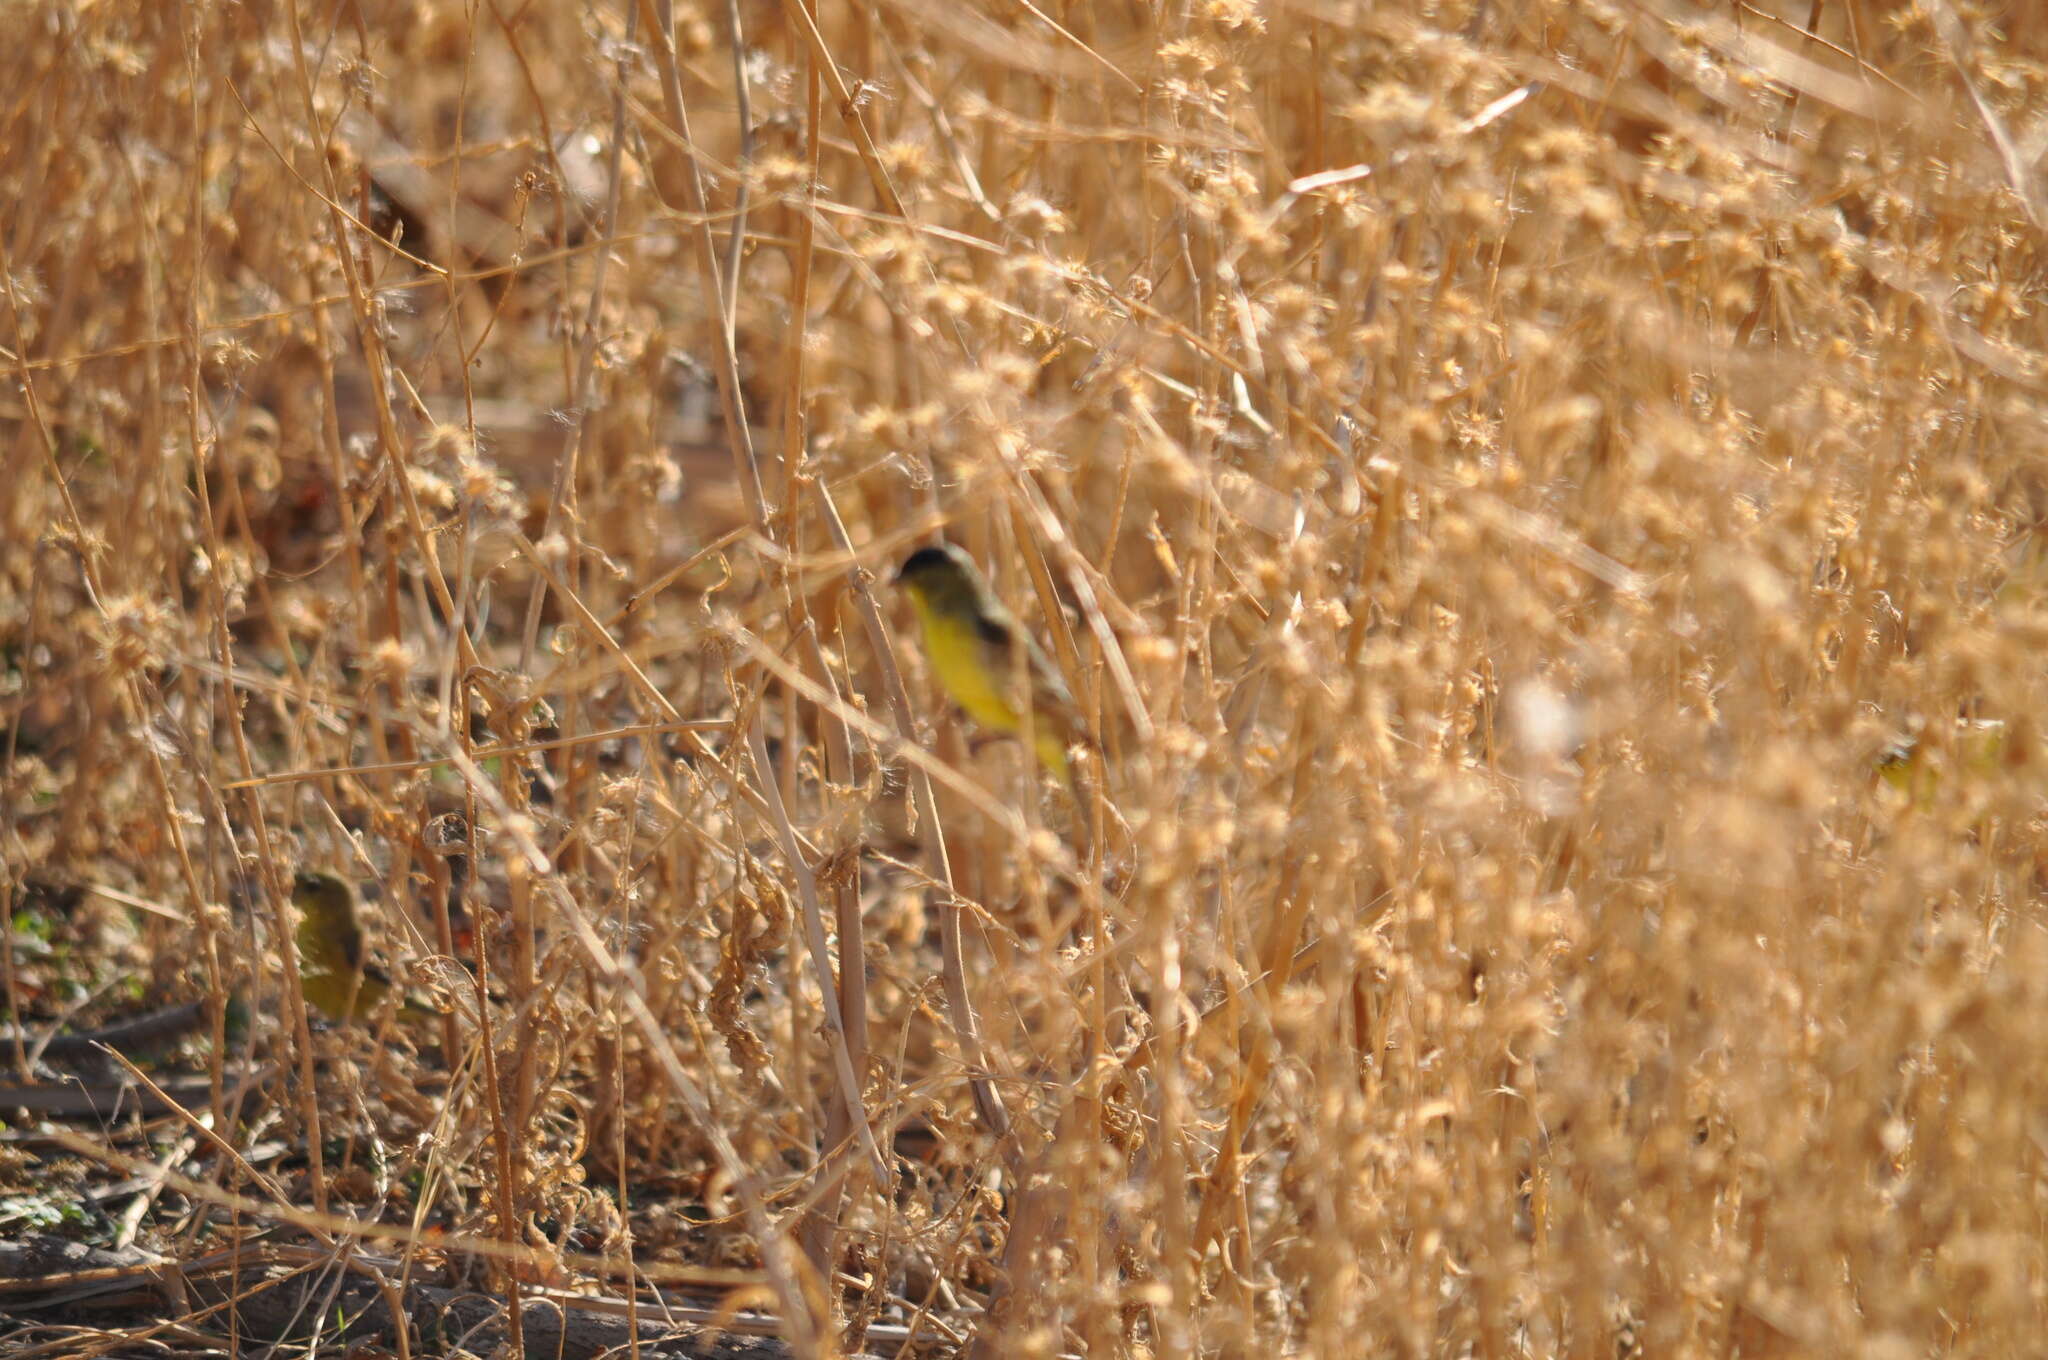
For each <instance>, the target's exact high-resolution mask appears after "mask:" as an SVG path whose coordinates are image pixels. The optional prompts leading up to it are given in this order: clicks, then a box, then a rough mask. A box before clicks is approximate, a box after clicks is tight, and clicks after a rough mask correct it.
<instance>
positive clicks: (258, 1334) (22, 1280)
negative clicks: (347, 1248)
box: [0, 1237, 792, 1360]
mask: <svg viewBox="0 0 2048 1360" xmlns="http://www.w3.org/2000/svg"><path fill="white" fill-rule="evenodd" d="M252 1254H253V1253H252ZM224 1256H225V1254H224V1253H223V1254H222V1256H221V1257H211V1258H208V1261H209V1262H211V1261H215V1260H221V1259H224ZM244 1259H245V1260H246V1259H248V1258H247V1256H245V1257H244ZM173 1277H182V1284H183V1288H184V1297H185V1298H186V1299H187V1300H188V1301H190V1302H191V1303H194V1304H198V1305H200V1306H201V1308H202V1310H203V1311H205V1312H207V1313H208V1314H210V1316H209V1317H207V1319H206V1321H207V1323H208V1325H209V1326H210V1327H212V1328H214V1329H216V1330H222V1331H225V1329H226V1326H227V1318H226V1312H227V1309H228V1308H229V1307H232V1308H233V1309H234V1311H235V1313H236V1315H237V1319H238V1323H239V1329H240V1333H241V1336H242V1338H243V1341H244V1344H245V1345H246V1344H248V1343H250V1342H255V1343H258V1344H264V1345H272V1344H278V1343H282V1342H287V1341H295V1340H297V1341H303V1340H305V1339H307V1338H308V1337H309V1336H310V1334H311V1331H312V1327H313V1323H314V1321H315V1320H316V1318H317V1319H318V1320H320V1321H321V1322H322V1324H323V1325H322V1328H321V1340H322V1341H323V1342H325V1343H327V1344H329V1345H336V1344H339V1343H342V1342H347V1343H348V1345H349V1346H350V1347H351V1348H355V1347H361V1346H368V1345H386V1346H388V1345H391V1344H392V1342H393V1339H394V1336H395V1331H394V1327H393V1321H392V1315H391V1308H390V1305H389V1303H388V1302H387V1301H386V1298H385V1296H384V1294H383V1292H382V1291H381V1290H380V1289H379V1288H378V1285H377V1282H376V1281H375V1280H373V1279H370V1278H368V1277H366V1276H361V1275H351V1276H349V1277H348V1278H347V1279H345V1280H343V1281H342V1282H341V1283H340V1286H339V1288H338V1289H336V1290H334V1292H333V1293H332V1294H331V1296H330V1293H329V1291H330V1289H332V1288H333V1282H332V1279H331V1277H328V1276H326V1275H324V1273H322V1272H317V1271H305V1270H302V1271H298V1272H296V1273H288V1272H285V1271H282V1270H279V1269H278V1268H276V1267H263V1268H257V1269H246V1270H243V1271H241V1272H240V1273H239V1274H237V1275H230V1274H227V1273H224V1272H223V1273H206V1271H205V1270H204V1268H203V1264H202V1263H199V1262H195V1263H193V1265H192V1267H190V1268H188V1267H186V1266H184V1265H181V1264H180V1263H178V1262H175V1261H165V1260H160V1259H158V1258H156V1257H153V1256H151V1255H150V1254H149V1253H147V1252H141V1251H136V1250H133V1249H130V1250H127V1251H118V1252H117V1251H105V1250H101V1249H99V1248H95V1247H85V1246H81V1245H80V1244H78V1243H75V1242H66V1241H62V1240H61V1239H57V1238H52V1237H29V1238H25V1239H23V1240H21V1241H19V1242H0V1295H5V1296H6V1297H7V1299H8V1309H9V1311H11V1312H17V1313H20V1312H28V1311H30V1310H33V1309H36V1308H38V1307H56V1306H60V1305H69V1306H77V1305H78V1304H79V1303H80V1302H81V1301H82V1300H84V1299H86V1298H90V1297H93V1296H100V1302H99V1303H98V1304H96V1305H93V1306H94V1307H95V1309H96V1310H104V1309H108V1308H121V1309H123V1310H124V1311H161V1309H155V1310H152V1309H150V1304H151V1303H152V1302H153V1301H154V1300H155V1298H157V1297H160V1295H158V1293H157V1291H155V1290H154V1289H152V1288H151V1285H153V1284H162V1285H165V1286H168V1287H169V1289H168V1290H167V1291H166V1292H171V1291H174V1290H175V1289H176V1283H177V1282H175V1281H174V1279H173ZM138 1291H145V1293H144V1296H143V1297H142V1298H138V1297H137V1292H138ZM400 1298H401V1306H402V1308H403V1311H404V1325H405V1326H406V1327H407V1328H408V1329H409V1330H410V1335H411V1336H412V1337H413V1338H415V1339H416V1342H417V1343H419V1344H424V1345H425V1346H426V1347H427V1349H428V1351H429V1353H433V1354H439V1353H441V1352H443V1351H444V1350H446V1349H448V1348H450V1347H452V1346H455V1345H457V1344H458V1343H459V1344H460V1345H461V1346H462V1347H463V1349H465V1350H468V1351H470V1352H472V1353H476V1354H488V1353H489V1352H491V1351H493V1350H496V1349H497V1348H498V1347H499V1346H500V1345H501V1344H502V1343H503V1342H504V1341H505V1339H506V1337H507V1335H508V1332H509V1328H508V1327H507V1326H506V1316H505V1311H506V1310H505V1302H504V1300H503V1299H500V1298H496V1297H494V1296H491V1295H488V1294H478V1293H474V1292H469V1291H461V1290H453V1289H438V1288H435V1287H433V1286H431V1285H420V1284H415V1285H411V1286H408V1287H407V1288H406V1289H405V1290H404V1291H403V1292H402V1294H401V1296H400ZM231 1299H232V1300H234V1302H233V1303H232V1304H230V1303H229V1300H231ZM214 1310H218V1311H217V1312H215V1311H214ZM336 1319H340V1320H341V1325H339V1326H337V1325H336ZM520 1319H521V1328H522V1331H523V1333H524V1339H525V1342H526V1353H527V1354H528V1355H544V1356H549V1357H552V1358H553V1360H596V1357H597V1356H600V1355H603V1354H605V1353H607V1352H611V1351H615V1350H619V1349H620V1348H623V1347H627V1346H630V1345H633V1344H634V1343H635V1342H636V1341H637V1343H638V1351H639V1354H640V1355H642V1356H647V1357H657V1358H659V1360H789V1357H790V1356H791V1355H792V1352H791V1350H790V1348H789V1345H788V1344H787V1343H786V1342H783V1341H781V1340H778V1339H776V1338H774V1337H762V1336H746V1335H741V1334H737V1333H733V1332H724V1331H719V1330H716V1329H713V1328H709V1327H699V1326H692V1325H680V1326H675V1327H669V1326H665V1325H664V1324H662V1323H660V1322H656V1321H643V1322H641V1323H640V1324H639V1325H638V1327H637V1328H636V1327H634V1326H633V1325H632V1324H631V1323H629V1322H628V1321H627V1319H625V1318H623V1317H618V1316H614V1315H611V1314H609V1313H602V1312H595V1311H591V1310H589V1309H585V1308H579V1307H576V1306H574V1304H564V1303H560V1302H557V1301H555V1300H553V1299H547V1298H534V1299H528V1300H527V1301H525V1302H524V1303H523V1304H522V1305H521V1308H520Z"/></svg>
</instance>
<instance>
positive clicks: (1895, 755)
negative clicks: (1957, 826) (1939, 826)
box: [1877, 718, 2012, 803]
mask: <svg viewBox="0 0 2048 1360" xmlns="http://www.w3.org/2000/svg"><path fill="white" fill-rule="evenodd" d="M2011 759H2012V750H2011V748H2010V745H2009V743H2008V741H2007V738H2006V729H2005V724H2004V723H2003V722H2000V721H1999V720H1997V719H1995V718H1988V719H1980V720H1975V721H1972V720H1969V719H1963V720H1959V721H1958V722H1957V723H1956V731H1955V752H1954V756H1953V758H1952V761H1951V763H1952V765H1953V766H1954V768H1956V769H1959V770H1961V771H1963V772H1964V773H1966V774H1972V775H1988V774H1990V773H1991V772H1992V771H1994V770H1996V769H1997V768H1998V767H1999V766H2000V765H2001V764H2004V763H2006V762H2008V761H2009V760H2011ZM1877 772H1878V774H1879V775H1880V776H1881V777H1882V778H1883V779H1884V782H1885V783H1887V784H1889V785H1891V786H1892V787H1893V788H1895V789H1897V790H1898V791H1899V792H1900V793H1903V794H1907V795H1909V796H1910V797H1911V798H1912V799H1913V801H1914V802H1916V803H1930V802H1932V801H1933V797H1934V792H1935V787H1936V785H1937V784H1939V782H1940V778H1941V776H1940V772H1939V770H1938V769H1937V768H1936V765H1935V762H1934V761H1933V760H1931V759H1930V757H1929V753H1928V750H1927V747H1926V745H1925V744H1924V743H1923V742H1922V741H1921V740H1920V738H1919V737H1918V736H1909V737H1906V738H1904V739H1903V740H1901V741H1897V742H1894V743H1892V744H1891V745H1889V746H1887V747H1886V748H1885V749H1884V751H1883V753H1882V754H1880V755H1879V756H1878V758H1877Z"/></svg>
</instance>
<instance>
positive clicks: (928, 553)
mask: <svg viewBox="0 0 2048 1360" xmlns="http://www.w3.org/2000/svg"><path fill="white" fill-rule="evenodd" d="M959 565H960V550H959V549H958V548H955V547H953V546H951V545H950V544H945V543H935V544H933V545H932V546H931V547H928V548H919V549H918V550H917V551H916V552H914V553H912V554H911V555H910V556H908V557H906V558H904V559H903V565H902V566H900V567H898V568H896V579H897V580H898V581H908V580H911V579H913V578H915V577H918V576H922V575H923V574H924V573H926V572H928V571H932V570H934V569H936V568H939V567H957V566H959Z"/></svg>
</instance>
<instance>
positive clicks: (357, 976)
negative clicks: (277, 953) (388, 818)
mask: <svg viewBox="0 0 2048 1360" xmlns="http://www.w3.org/2000/svg"><path fill="white" fill-rule="evenodd" d="M292 905H293V906H295V907H297V908H298V909H299V929H298V947H299V985H300V988H301V990H303V991H304V993H305V995H306V1000H307V1001H308V1002H310V1003H311V1004H312V1005H313V1006H314V1008H315V1009H317V1010H318V1011H319V1012H320V1013H321V1014H322V1015H324V1016H326V1017H327V1018H328V1019H329V1020H333V1021H337V1022H340V1021H359V1020H362V1019H364V1018H366V1017H367V1016H369V1015H370V1014H372V1013H373V1012H375V1011H376V1009H377V1008H378V1007H379V1006H381V1005H382V1004H383V1003H384V998H385V997H387V996H389V995H390V994H391V986H392V983H391V977H390V975H389V974H388V973H386V972H385V971H384V970H383V969H381V968H379V967H377V965H375V964H373V963H370V962H368V961H366V960H365V959H364V957H363V927H362V923H361V922H360V921H358V920H357V919H356V893H355V889H354V888H353V887H351V886H349V883H348V881H347V880H346V879H343V878H341V877H340V876H339V875H336V874H330V873H326V872H324V871H321V870H313V869H302V870H300V871H299V872H298V873H297V874H295V875H294V876H293V877H292ZM432 1014H433V1012H431V1011H429V1010H427V1009H425V1008H424V1007H421V1006H416V1005H414V1004H413V1003H412V1002H410V1001H406V1002H401V1003H400V1005H399V1008H398V1017H399V1019H401V1020H406V1021H419V1020H425V1019H428V1018H429V1017H431V1016H432Z"/></svg>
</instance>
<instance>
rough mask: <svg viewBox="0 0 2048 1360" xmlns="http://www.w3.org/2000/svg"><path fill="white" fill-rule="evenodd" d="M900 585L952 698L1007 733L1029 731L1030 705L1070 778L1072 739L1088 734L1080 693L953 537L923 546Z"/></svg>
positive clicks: (1047, 755) (1041, 740)
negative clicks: (1022, 684)
mask: <svg viewBox="0 0 2048 1360" xmlns="http://www.w3.org/2000/svg"><path fill="white" fill-rule="evenodd" d="M896 584H898V585H900V586H902V587H903V589H904V591H905V592H906V593H908V594H909V596H910V603H911V606H912V607H913V608H914V609H915V610H916V611H917V621H918V623H919V625H920V626H921V627H922V629H923V632H924V649H925V653H926V655H928V656H929V657H930V658H931V663H932V670H933V672H934V673H936V674H937V676H938V678H939V684H940V685H942V686H943V687H944V688H945V691H946V693H947V695H948V696H950V697H951V698H952V700H953V702H954V703H956V704H958V705H960V707H961V708H962V709H963V710H965V711H966V713H967V716H968V717H970V718H972V719H974V721H976V722H977V723H980V724H981V725H982V726H983V727H986V728H988V729H989V730H990V731H991V732H1001V733H1004V734H1014V733H1018V732H1021V731H1023V729H1024V715H1025V713H1026V712H1027V711H1028V712H1029V713H1030V715H1031V735H1032V746H1033V748H1034V749H1035V750H1036V751H1037V753H1038V759H1039V762H1040V763H1041V764H1043V765H1044V766H1045V767H1046V768H1047V769H1049V770H1051V771H1052V772H1053V773H1054V774H1056V775H1058V776H1059V777H1060V778H1061V779H1062V780H1066V781H1068V782H1069V783H1071V782H1072V775H1071V773H1070V771H1069V769H1068V765H1067V746H1068V744H1069V743H1070V742H1073V741H1084V740H1086V739H1087V732H1086V728H1085V727H1084V725H1083V724H1082V722H1081V717H1080V710H1079V708H1078V707H1077V706H1076V705H1075V703H1074V696H1073V695H1072V694H1071V693H1069V692H1068V690H1067V686H1066V682H1065V681H1063V680H1061V679H1060V674H1059V672H1058V671H1057V670H1056V669H1054V667H1053V664H1052V661H1051V659H1050V658H1048V657H1047V656H1046V654H1045V652H1044V650H1043V649H1042V648H1040V647H1039V645H1038V643H1037V642H1035V641H1034V640H1033V639H1032V637H1031V635H1030V634H1029V633H1027V632H1025V631H1024V628H1023V625H1021V624H1019V623H1018V622H1017V618H1016V616H1015V615H1013V614H1012V613H1010V611H1009V610H1007V609H1005V608H1003V606H1002V602H1001V601H999V600H997V599H996V597H995V592H994V591H992V590H990V589H989V587H988V582H986V581H984V580H983V579H982V576H981V573H980V572H979V571H977V570H975V567H974V563H973V561H972V560H970V559H969V558H968V556H967V554H966V553H964V552H962V551H961V550H960V549H958V548H956V547H953V546H952V545H951V544H939V545H938V546H936V547H930V548H919V549H918V550H917V551H916V552H914V553H912V554H911V555H910V556H909V558H907V559H906V560H905V561H904V563H903V565H902V567H901V568H899V569H898V570H897V572H896ZM1020 653H1021V654H1022V657H1023V666H1024V671H1025V674H1026V675H1027V676H1028V678H1029V683H1030V691H1031V693H1030V699H1029V702H1028V703H1026V702H1023V701H1022V700H1021V696H1020V695H1019V694H1018V692H1017V666H1018V656H1019V654H1020Z"/></svg>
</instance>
